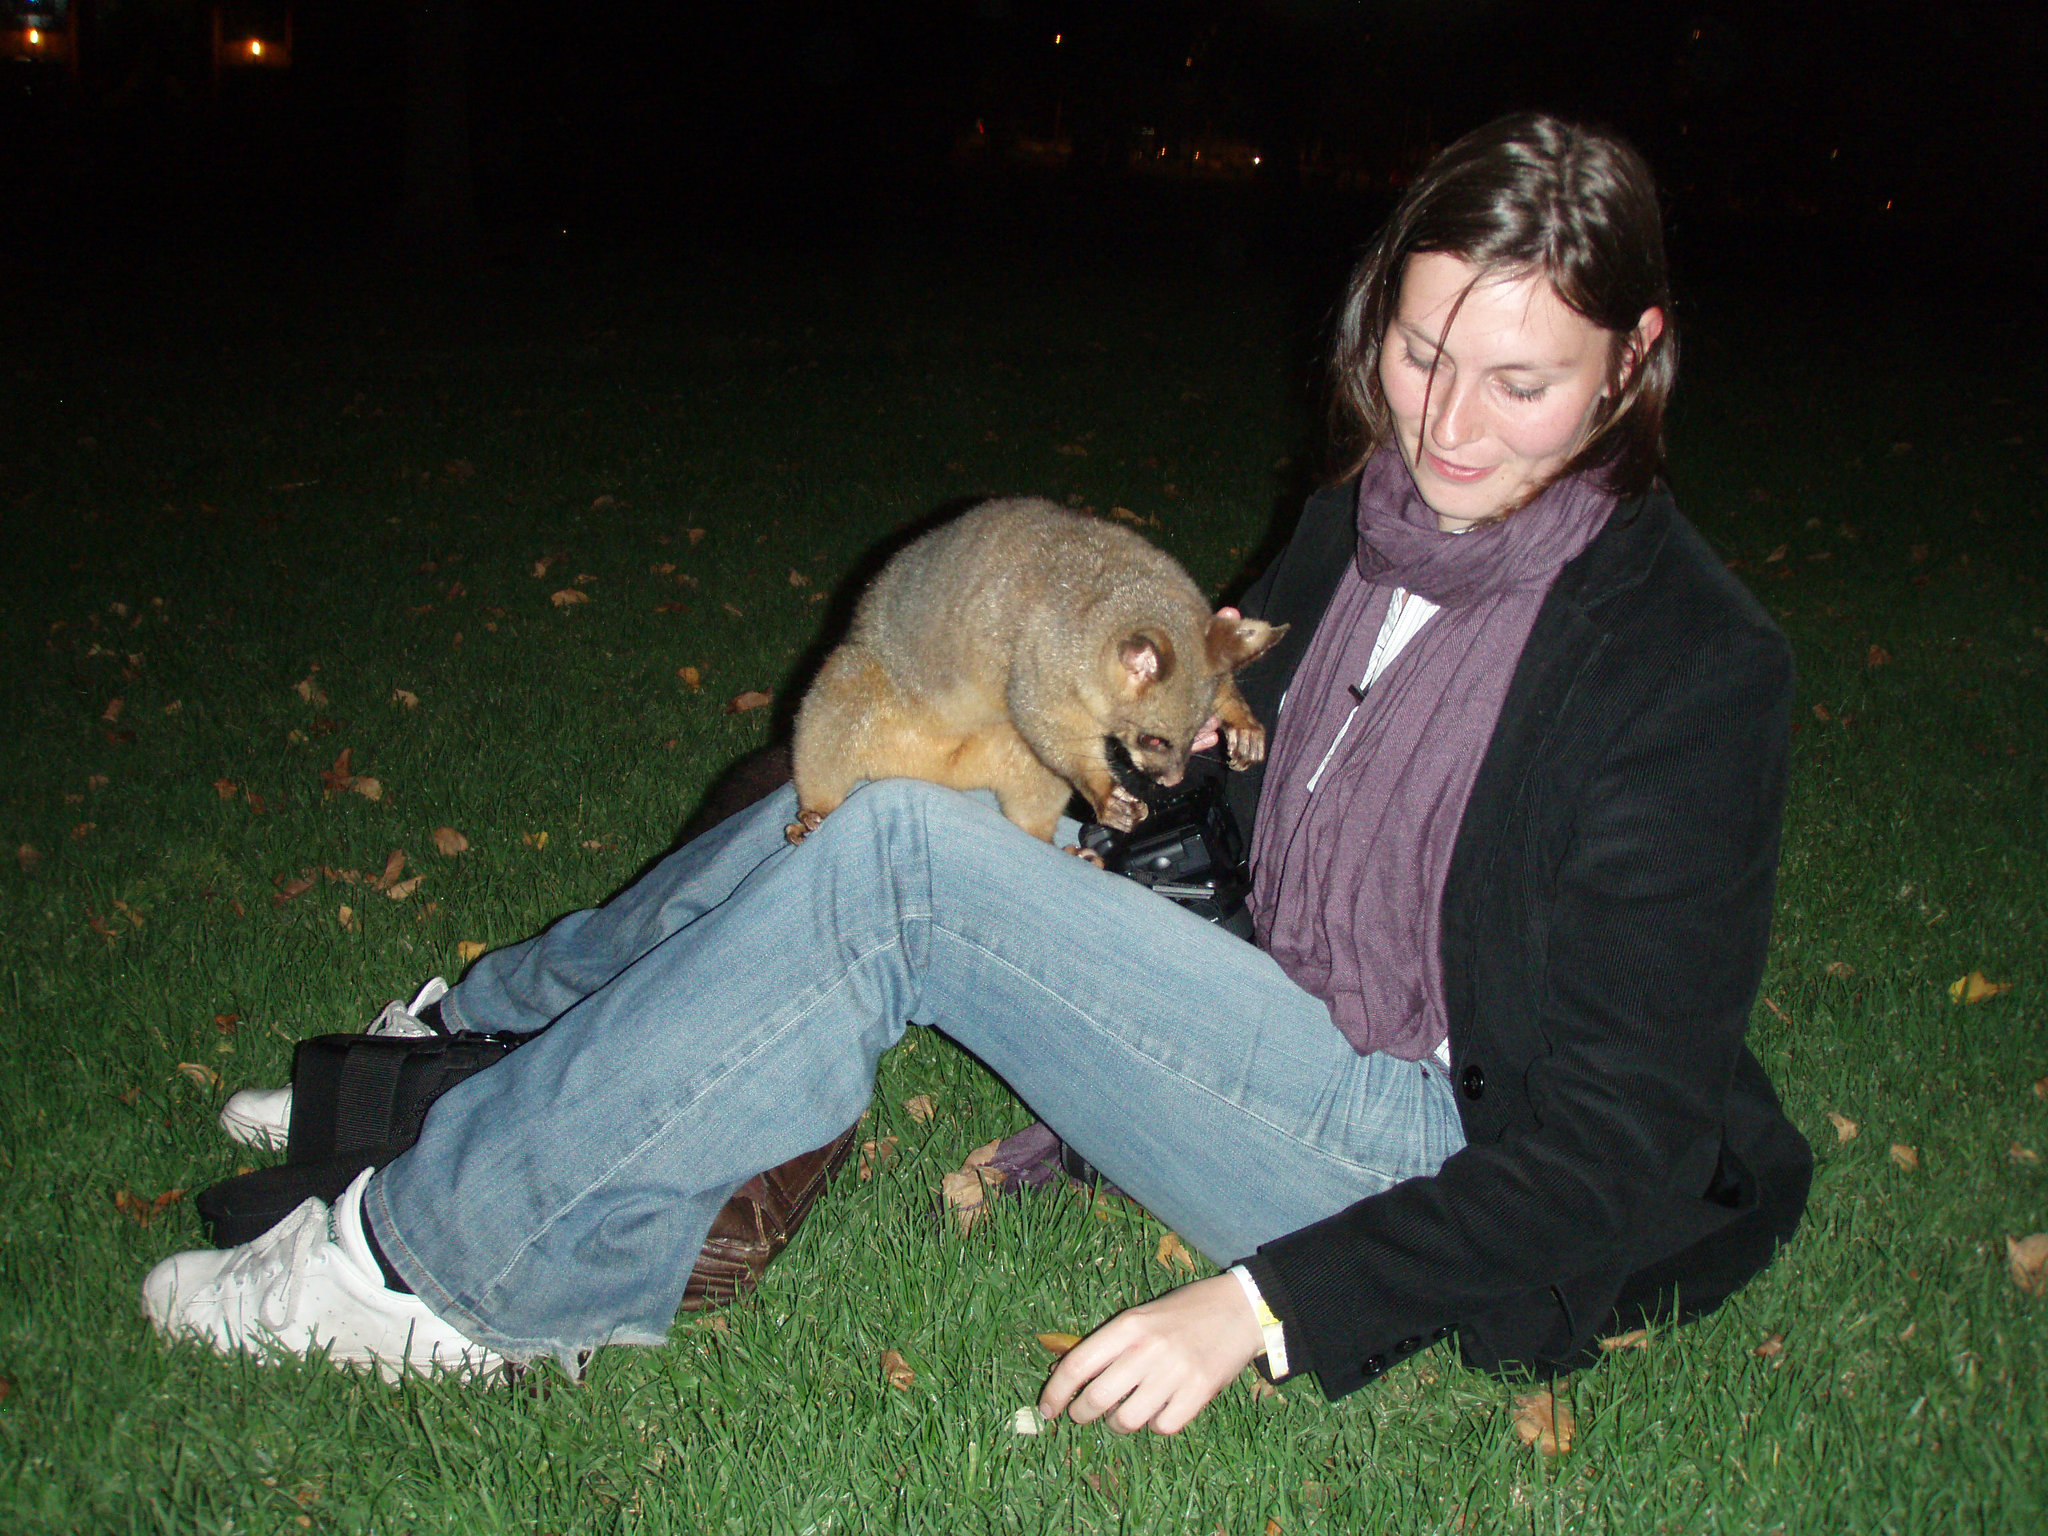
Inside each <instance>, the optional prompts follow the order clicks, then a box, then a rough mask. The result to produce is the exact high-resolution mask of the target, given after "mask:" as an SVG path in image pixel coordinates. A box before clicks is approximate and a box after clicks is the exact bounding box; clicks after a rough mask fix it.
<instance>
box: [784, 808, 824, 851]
mask: <svg viewBox="0 0 2048 1536" xmlns="http://www.w3.org/2000/svg"><path fill="white" fill-rule="evenodd" d="M824 821H825V813H824V812H823V811H799V812H797V817H796V820H795V821H792V822H791V823H790V824H789V825H788V826H786V827H784V828H783V829H782V835H783V836H784V837H786V838H788V839H789V841H790V844H791V846H792V847H793V846H795V845H796V844H798V843H800V842H802V841H803V840H804V839H805V838H807V837H809V836H810V835H811V834H812V833H813V832H815V831H817V830H818V828H819V827H820V826H822V825H823V824H824Z"/></svg>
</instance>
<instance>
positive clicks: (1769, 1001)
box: [1764, 996, 1792, 1024]
mask: <svg viewBox="0 0 2048 1536" xmlns="http://www.w3.org/2000/svg"><path fill="white" fill-rule="evenodd" d="M1764 1006H1765V1007H1766V1008H1768V1009H1770V1010H1771V1012H1772V1013H1773V1014H1775V1015H1777V1017H1778V1019H1779V1021H1780V1022H1781V1023H1785V1024H1790V1023H1791V1022H1792V1015H1791V1014H1789V1013H1787V1012H1786V1011H1785V1010H1784V1009H1782V1008H1780V1007H1779V1006H1778V1000H1777V999H1776V998H1774V997H1769V996H1766V997H1765V998H1764Z"/></svg>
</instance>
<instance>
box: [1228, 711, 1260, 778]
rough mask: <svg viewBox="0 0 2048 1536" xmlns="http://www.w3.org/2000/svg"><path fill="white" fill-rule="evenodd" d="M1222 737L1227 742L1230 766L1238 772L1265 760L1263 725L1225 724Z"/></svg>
mask: <svg viewBox="0 0 2048 1536" xmlns="http://www.w3.org/2000/svg"><path fill="white" fill-rule="evenodd" d="M1223 739H1224V741H1225V742H1227V743H1228V744H1229V748H1230V766H1231V767H1232V768H1233V769H1235V770H1236V771H1237V772H1239V773H1242V772H1243V771H1244V770H1245V769H1247V768H1249V767H1251V766H1252V764H1254V763H1263V762H1264V761H1265V760H1266V728H1265V727H1264V726H1263V725H1259V724H1257V723H1253V724H1251V725H1226V726H1225V727H1224V728H1223Z"/></svg>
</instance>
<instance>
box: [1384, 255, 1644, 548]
mask: <svg viewBox="0 0 2048 1536" xmlns="http://www.w3.org/2000/svg"><path fill="white" fill-rule="evenodd" d="M1475 279H1476V281H1475ZM1468 288H1469V290H1470V291H1469V292H1467V289H1468ZM1461 294H1462V295H1464V302H1463V303H1462V304H1460V303H1459V302H1458V300H1459V296H1460V295H1461ZM1454 308H1455V310H1456V316H1455V318H1453V316H1452V311H1453V309H1454ZM1446 321H1449V323H1450V332H1449V334H1448V335H1446V334H1445V331H1444V325H1445V322H1446ZM1663 329H1664V315H1663V312H1662V311H1661V310H1656V309H1651V310H1646V311H1644V313H1643V317H1642V319H1641V320H1640V321H1639V322H1638V323H1637V327H1636V333H1635V338H1634V339H1635V343H1636V345H1635V347H1634V349H1633V355H1635V356H1640V355H1641V354H1642V351H1643V350H1644V349H1646V348H1647V347H1648V346H1649V344H1650V342H1652V341H1653V340H1655V339H1656V337H1657V335H1658V333H1659V332H1661V331H1662V330H1663ZM1613 344H1614V334H1613V332H1611V331H1607V330H1604V329H1602V328H1601V327H1600V326H1597V325H1595V324H1594V323H1593V322H1592V321H1590V320H1588V319H1587V318H1586V317H1585V316H1584V315H1582V314H1580V313H1579V312H1578V311H1577V310H1575V309H1573V308H1571V306H1569V305H1568V304H1566V303H1565V302H1564V300H1563V299H1561V298H1559V297H1558V296H1557V292H1556V290H1555V289H1553V288H1552V287H1551V286H1550V283H1549V281H1548V280H1547V279H1546V278H1544V277H1543V275H1542V274H1541V273H1529V274H1526V275H1523V276H1519V277H1516V276H1507V277H1501V276H1485V275H1482V273H1481V270H1480V269H1479V268H1478V267H1475V266H1473V265H1472V264H1471V263H1470V262H1468V261H1464V260H1462V259H1461V258H1459V257H1456V256H1450V255H1445V254H1444V253H1442V252H1427V253H1423V254H1420V255H1416V256H1411V257H1410V258H1409V259H1408V267H1407V270H1406V271H1405V272H1404V273H1403V274H1402V277H1401V296H1400V302H1399V304H1398V305H1397V307H1396V309H1395V313H1394V320H1393V323H1392V324H1391V325H1390V326H1388V328H1387V334H1386V338H1385V341H1384V343H1383V344H1382V346H1381V348H1380V385H1381V387H1382V388H1383V389H1384V390H1385V391H1386V396H1387V405H1388V407H1389V408H1390V409H1391V410H1392V412H1393V416H1394V429H1395V435H1396V437H1397V438H1398V439H1399V441H1400V444H1401V454H1402V457H1403V458H1405V459H1406V460H1407V461H1408V468H1409V470H1410V471H1411V472H1412V473H1413V474H1414V476H1415V484H1416V486H1417V487H1418V488H1419V489H1420V490H1421V492H1422V499H1423V500H1424V501H1425V502H1427V503H1428V504H1429V506H1430V509H1431V510H1432V511H1434V512H1435V513H1436V516H1437V526H1438V527H1440V528H1442V529H1445V530H1446V531H1454V530H1458V529H1463V528H1469V527H1471V526H1472V525H1473V524H1474V523H1480V522H1484V521H1486V520H1487V519H1489V518H1493V517H1498V516H1499V515H1500V514H1501V513H1503V512H1505V511H1507V510H1508V509H1509V508H1511V507H1514V506H1516V505H1518V504H1519V503H1520V502H1521V501H1522V500H1523V499H1525V497H1526V496H1527V495H1529V494H1530V493H1531V492H1532V491H1534V490H1536V489H1537V488H1539V487H1541V486H1542V485H1543V484H1544V483H1545V482H1547V481H1548V480H1549V479H1550V478H1551V477H1552V476H1553V475H1555V474H1556V473H1557V471H1558V470H1560V469H1561V468H1563V467H1564V464H1565V461H1566V460H1568V459H1569V458H1570V457H1571V456H1572V454H1573V453H1574V452H1575V451H1576V450H1577V449H1578V447H1579V445H1580V443H1581V442H1583V441H1584V440H1585V437H1586V434H1587V432H1588V431H1589V430H1590V429H1591V426H1592V421H1593V410H1594V407H1595V406H1596V405H1597V404H1598V403H1599V401H1600V399H1601V397H1602V395H1603V394H1604V393H1605V392H1606V389H1607V365H1608V357H1609V354H1610V352H1611V350H1612V348H1613ZM1425 395H1427V398H1428V401H1429V419H1428V421H1427V422H1425V421H1424V420H1423V400H1424V397H1425Z"/></svg>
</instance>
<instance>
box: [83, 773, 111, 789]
mask: <svg viewBox="0 0 2048 1536" xmlns="http://www.w3.org/2000/svg"><path fill="white" fill-rule="evenodd" d="M85 787H86V788H87V789H91V790H101V789H105V788H106V787H107V776H106V775H105V774H104V773H88V774H87V775H86V776H85Z"/></svg>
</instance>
